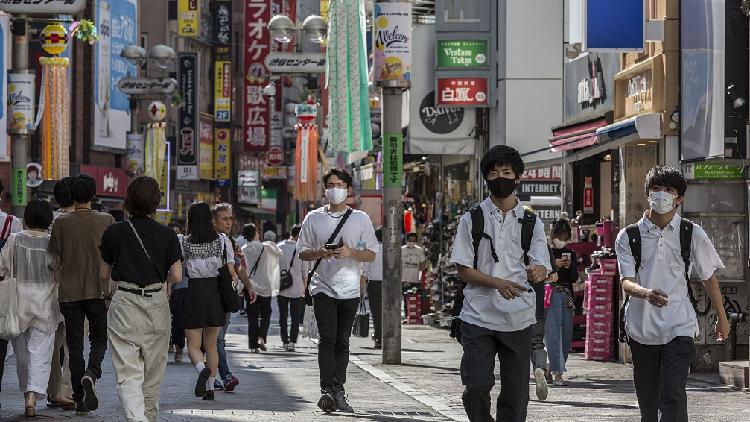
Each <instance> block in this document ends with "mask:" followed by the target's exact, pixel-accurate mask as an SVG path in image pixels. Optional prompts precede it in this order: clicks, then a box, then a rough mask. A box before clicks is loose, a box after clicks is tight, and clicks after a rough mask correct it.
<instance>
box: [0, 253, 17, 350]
mask: <svg viewBox="0 0 750 422" xmlns="http://www.w3.org/2000/svg"><path fill="white" fill-rule="evenodd" d="M13 256H14V261H15V254H13ZM14 264H15V262H14ZM13 267H14V265H13V264H11V268H10V277H8V278H6V279H5V280H1V281H0V338H2V339H5V340H10V339H11V338H13V337H15V336H17V335H19V334H21V322H20V321H19V319H18V290H17V282H16V276H15V273H14V271H13V270H14V268H13Z"/></svg>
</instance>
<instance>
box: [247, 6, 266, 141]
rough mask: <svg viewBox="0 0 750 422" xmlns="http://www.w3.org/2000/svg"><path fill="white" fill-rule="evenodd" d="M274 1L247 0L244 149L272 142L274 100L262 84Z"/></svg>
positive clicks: (264, 81) (264, 79) (264, 83)
mask: <svg viewBox="0 0 750 422" xmlns="http://www.w3.org/2000/svg"><path fill="white" fill-rule="evenodd" d="M271 3H272V1H271V0H245V31H244V32H245V43H244V46H245V51H244V59H243V60H244V67H243V69H244V74H245V87H244V91H245V95H244V96H243V103H244V104H243V108H244V113H243V118H244V124H243V127H244V131H243V134H244V136H243V140H244V144H245V147H244V149H245V151H265V150H267V149H268V146H269V137H270V126H269V124H270V123H271V104H270V101H269V100H268V99H267V98H266V97H264V96H263V88H264V87H265V86H266V84H267V83H268V69H266V65H265V59H266V56H267V55H268V52H269V50H270V48H271V35H270V33H269V31H268V28H267V25H268V21H269V20H270V19H271V9H272V6H273V5H272V4H271Z"/></svg>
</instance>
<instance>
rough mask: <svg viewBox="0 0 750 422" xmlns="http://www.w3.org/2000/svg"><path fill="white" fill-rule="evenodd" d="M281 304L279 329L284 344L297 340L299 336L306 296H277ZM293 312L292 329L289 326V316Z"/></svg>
mask: <svg viewBox="0 0 750 422" xmlns="http://www.w3.org/2000/svg"><path fill="white" fill-rule="evenodd" d="M277 301H278V304H279V329H280V331H281V342H282V343H284V344H287V343H289V342H290V341H291V342H292V343H296V342H297V337H298V336H299V325H300V324H302V318H300V317H301V316H302V312H303V311H301V310H300V308H302V309H304V308H305V298H304V297H295V298H289V297H284V296H277ZM290 313H291V314H292V327H291V330H290V329H289V328H288V327H287V324H286V323H287V318H289V314H290Z"/></svg>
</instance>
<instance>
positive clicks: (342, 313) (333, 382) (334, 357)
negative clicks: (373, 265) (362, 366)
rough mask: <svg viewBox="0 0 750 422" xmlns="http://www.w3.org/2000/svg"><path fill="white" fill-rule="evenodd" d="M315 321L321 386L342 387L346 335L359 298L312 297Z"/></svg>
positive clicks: (347, 341)
mask: <svg viewBox="0 0 750 422" xmlns="http://www.w3.org/2000/svg"><path fill="white" fill-rule="evenodd" d="M313 308H314V310H315V320H316V321H317V323H318V333H319V336H320V342H319V343H318V367H319V368H320V388H325V389H328V388H333V389H343V388H344V384H346V367H347V366H348V365H349V337H351V335H352V325H354V316H355V315H356V313H357V309H358V308H359V298H354V299H334V298H332V297H330V296H327V295H325V294H323V293H318V294H316V295H315V296H314V297H313Z"/></svg>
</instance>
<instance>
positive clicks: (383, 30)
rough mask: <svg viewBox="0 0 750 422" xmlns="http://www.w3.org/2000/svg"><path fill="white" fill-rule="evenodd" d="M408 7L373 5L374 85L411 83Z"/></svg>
mask: <svg viewBox="0 0 750 422" xmlns="http://www.w3.org/2000/svg"><path fill="white" fill-rule="evenodd" d="M411 8H412V4H411V3H375V17H374V20H373V25H374V27H375V28H374V29H375V39H374V44H375V45H374V49H373V51H374V52H373V67H374V70H373V74H374V77H375V80H376V81H379V82H380V81H401V82H405V81H410V80H411V44H412V43H411V40H412V33H411Z"/></svg>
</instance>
